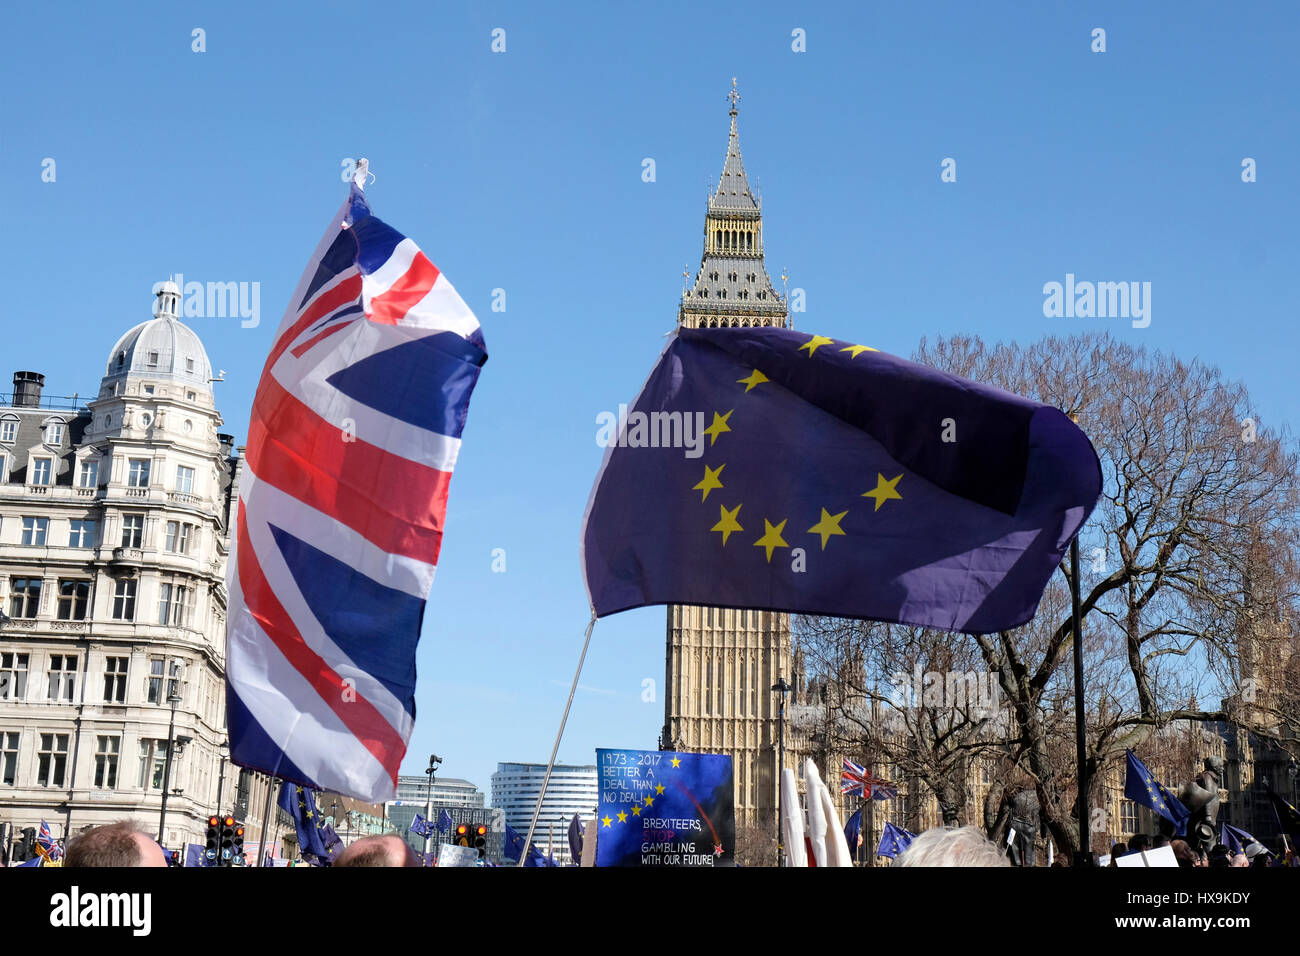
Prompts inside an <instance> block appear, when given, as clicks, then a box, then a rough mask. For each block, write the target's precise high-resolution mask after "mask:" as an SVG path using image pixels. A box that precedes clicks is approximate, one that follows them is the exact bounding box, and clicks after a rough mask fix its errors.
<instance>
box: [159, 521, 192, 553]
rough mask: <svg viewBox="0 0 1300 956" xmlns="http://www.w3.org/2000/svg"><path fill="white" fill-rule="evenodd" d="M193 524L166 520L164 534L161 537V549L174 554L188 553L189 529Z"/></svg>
mask: <svg viewBox="0 0 1300 956" xmlns="http://www.w3.org/2000/svg"><path fill="white" fill-rule="evenodd" d="M193 527H194V526H193V525H190V524H184V523H182V522H180V521H168V522H167V529H166V534H165V536H164V538H163V550H165V551H171V552H173V553H174V554H189V553H190V531H191V530H192V529H193Z"/></svg>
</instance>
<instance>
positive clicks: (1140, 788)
mask: <svg viewBox="0 0 1300 956" xmlns="http://www.w3.org/2000/svg"><path fill="white" fill-rule="evenodd" d="M1125 759H1126V763H1127V770H1126V773H1125V775H1124V796H1126V797H1128V799H1130V800H1132V801H1133V802H1134V803H1140V804H1141V805H1142V806H1144V807H1148V808H1150V809H1151V810H1154V811H1155V812H1156V813H1158V814H1160V816H1162V817H1164V818H1165V819H1166V820H1168V821H1169V822H1170V823H1172V824H1173V825H1174V828H1175V832H1176V833H1177V834H1178V835H1179V836H1182V835H1183V834H1185V833H1186V832H1187V821H1188V819H1189V818H1190V817H1191V815H1192V812H1191V811H1190V810H1188V809H1187V808H1186V807H1185V806H1183V803H1182V801H1181V800H1179V799H1178V798H1177V797H1176V796H1174V795H1173V793H1172V792H1171V791H1170V790H1169V789H1168V788H1167V787H1165V786H1164V784H1162V783H1160V782H1159V781H1158V780H1156V778H1155V777H1154V776H1153V775H1152V773H1151V771H1150V770H1148V769H1147V765H1146V764H1144V763H1143V762H1142V761H1141V760H1139V759H1138V757H1137V754H1135V753H1133V751H1131V750H1128V751H1125Z"/></svg>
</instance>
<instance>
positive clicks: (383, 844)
mask: <svg viewBox="0 0 1300 956" xmlns="http://www.w3.org/2000/svg"><path fill="white" fill-rule="evenodd" d="M334 865H335V866H419V865H420V861H419V859H418V858H417V857H416V855H415V851H414V850H412V849H411V847H410V844H408V843H407V842H406V841H405V840H403V839H402V838H401V837H399V836H393V835H392V834H388V835H386V836H370V837H362V838H361V839H360V840H357V841H356V842H355V843H353V844H352V845H351V846H350V847H348V848H347V849H346V850H344V851H343V853H342V854H340V856H339V858H338V859H337V860H336V861H335V862H334Z"/></svg>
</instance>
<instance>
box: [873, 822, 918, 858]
mask: <svg viewBox="0 0 1300 956" xmlns="http://www.w3.org/2000/svg"><path fill="white" fill-rule="evenodd" d="M915 839H916V834H915V833H913V832H912V831H911V830H904V829H903V828H902V827H896V826H894V825H893V824H892V823H886V824H885V829H884V832H883V833H881V834H880V846H878V847H876V856H887V857H889V858H890V859H891V860H892V859H894V857H896V856H898V854H900V853H902V852H903V851H904V850H906V849H907V848H908V847H909V846H911V845H912V841H913V840H915Z"/></svg>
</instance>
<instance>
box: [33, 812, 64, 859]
mask: <svg viewBox="0 0 1300 956" xmlns="http://www.w3.org/2000/svg"><path fill="white" fill-rule="evenodd" d="M36 852H37V853H39V854H40V855H41V857H42V858H43V859H45V860H49V861H53V860H57V859H59V858H60V857H61V856H63V850H61V849H60V848H59V845H58V843H56V842H55V841H54V834H53V833H52V832H50V825H49V824H48V823H46V822H45V821H44V820H42V821H41V828H40V829H39V830H37V831H36Z"/></svg>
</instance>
